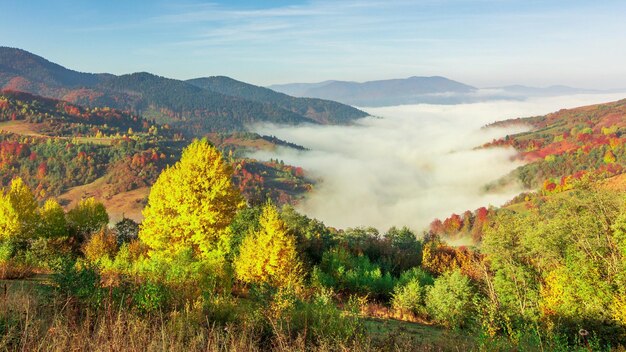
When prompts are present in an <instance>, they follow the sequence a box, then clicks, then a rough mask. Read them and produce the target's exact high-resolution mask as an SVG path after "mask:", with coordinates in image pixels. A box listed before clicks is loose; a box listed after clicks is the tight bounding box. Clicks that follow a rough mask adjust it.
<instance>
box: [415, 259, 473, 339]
mask: <svg viewBox="0 0 626 352" xmlns="http://www.w3.org/2000/svg"><path fill="white" fill-rule="evenodd" d="M473 299H474V292H473V288H472V286H471V283H470V280H469V278H467V277H466V276H464V275H463V274H461V271H459V270H455V271H452V272H448V273H445V274H444V275H442V276H440V277H439V278H437V279H436V280H435V284H434V285H433V286H432V288H431V289H429V290H428V292H427V293H426V309H427V311H428V314H430V316H432V317H433V318H434V319H435V320H436V321H438V322H440V323H441V324H444V325H446V326H448V327H452V328H460V327H464V326H466V325H467V324H469V323H470V319H471V317H472V311H473V307H472V304H473Z"/></svg>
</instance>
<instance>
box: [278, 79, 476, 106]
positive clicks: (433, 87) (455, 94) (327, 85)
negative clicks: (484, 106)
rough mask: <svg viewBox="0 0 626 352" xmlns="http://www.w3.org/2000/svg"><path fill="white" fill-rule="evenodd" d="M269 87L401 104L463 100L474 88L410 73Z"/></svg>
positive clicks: (356, 102)
mask: <svg viewBox="0 0 626 352" xmlns="http://www.w3.org/2000/svg"><path fill="white" fill-rule="evenodd" d="M269 88H270V89H273V90H276V91H279V92H283V93H286V94H290V95H296V96H301V97H312V98H321V99H330V100H336V101H340V102H342V103H345V104H350V105H356V106H386V105H400V104H417V103H433V104H450V103H459V102H463V101H466V100H467V99H468V97H467V96H466V95H467V94H469V93H472V92H474V91H476V90H477V88H475V87H472V86H469V85H466V84H463V83H460V82H456V81H453V80H450V79H447V78H445V77H439V76H434V77H409V78H406V79H389V80H379V81H368V82H363V83H359V82H346V81H327V82H321V83H312V84H306V83H295V84H284V85H273V86H270V87H269Z"/></svg>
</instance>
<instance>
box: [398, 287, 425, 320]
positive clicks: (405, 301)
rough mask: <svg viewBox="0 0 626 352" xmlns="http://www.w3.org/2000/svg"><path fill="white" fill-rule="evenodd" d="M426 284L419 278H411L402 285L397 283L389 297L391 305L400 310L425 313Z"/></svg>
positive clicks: (418, 313)
mask: <svg viewBox="0 0 626 352" xmlns="http://www.w3.org/2000/svg"><path fill="white" fill-rule="evenodd" d="M425 293H426V286H424V285H422V284H421V283H420V282H419V280H411V281H409V282H407V283H406V284H404V285H397V286H396V287H395V289H394V291H393V296H392V298H391V306H392V307H393V308H394V309H396V310H398V311H402V312H411V313H413V314H415V315H425V312H426V307H425V305H424V296H425Z"/></svg>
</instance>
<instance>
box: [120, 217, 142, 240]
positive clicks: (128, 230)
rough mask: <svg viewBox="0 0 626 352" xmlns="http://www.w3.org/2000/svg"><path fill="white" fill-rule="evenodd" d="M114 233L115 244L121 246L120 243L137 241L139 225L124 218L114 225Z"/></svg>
mask: <svg viewBox="0 0 626 352" xmlns="http://www.w3.org/2000/svg"><path fill="white" fill-rule="evenodd" d="M115 231H116V232H117V244H118V245H119V246H121V245H122V243H130V242H131V241H134V240H136V239H137V234H138V233H139V224H138V223H136V222H135V221H133V220H132V219H129V218H126V217H125V218H123V219H122V220H120V221H118V222H117V224H115Z"/></svg>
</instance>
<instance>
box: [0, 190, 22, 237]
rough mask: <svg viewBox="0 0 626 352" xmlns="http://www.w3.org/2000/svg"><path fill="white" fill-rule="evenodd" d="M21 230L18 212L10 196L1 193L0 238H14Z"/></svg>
mask: <svg viewBox="0 0 626 352" xmlns="http://www.w3.org/2000/svg"><path fill="white" fill-rule="evenodd" d="M19 230H20V222H19V219H18V217H17V212H16V211H15V209H14V208H13V205H12V204H11V201H10V200H9V197H7V196H5V195H4V194H1V193H0V240H10V239H13V238H14V237H15V236H16V235H17V234H18V233H19Z"/></svg>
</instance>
